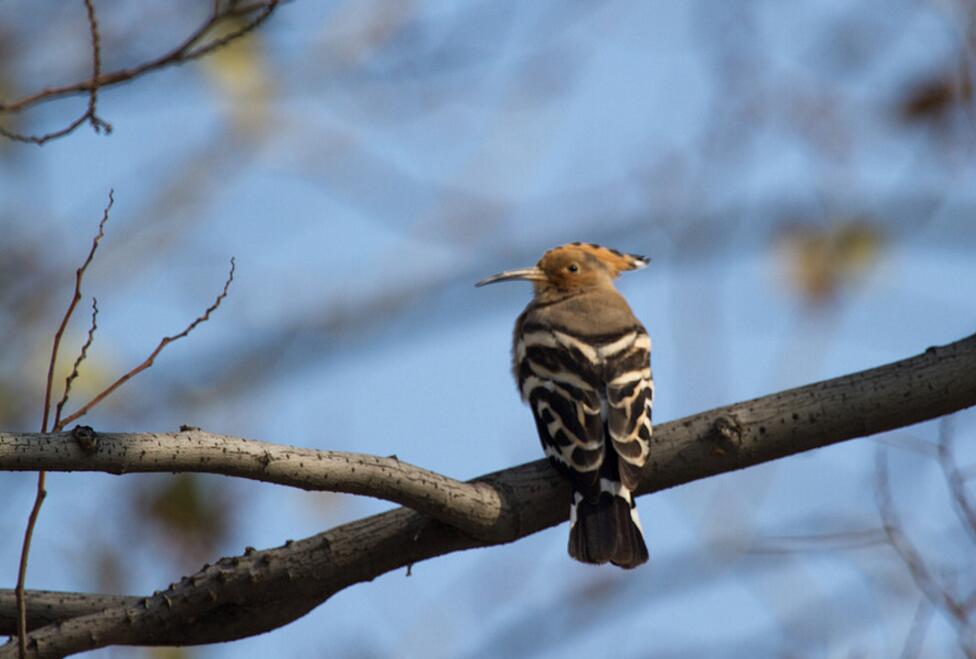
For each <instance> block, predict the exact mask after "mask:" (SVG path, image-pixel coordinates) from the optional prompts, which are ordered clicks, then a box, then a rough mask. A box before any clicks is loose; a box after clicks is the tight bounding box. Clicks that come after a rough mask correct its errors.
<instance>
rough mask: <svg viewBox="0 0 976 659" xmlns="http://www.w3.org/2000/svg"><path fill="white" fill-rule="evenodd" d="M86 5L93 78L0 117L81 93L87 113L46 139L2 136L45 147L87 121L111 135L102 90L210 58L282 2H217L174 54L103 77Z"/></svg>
mask: <svg viewBox="0 0 976 659" xmlns="http://www.w3.org/2000/svg"><path fill="white" fill-rule="evenodd" d="M84 2H85V7H86V9H87V11H88V24H89V29H90V31H91V44H92V55H93V57H92V64H93V74H92V76H91V78H89V79H88V80H85V81H83V82H76V83H73V84H70V85H63V86H60V87H49V88H47V89H44V90H41V91H39V92H36V93H34V94H31V95H29V96H25V97H23V98H20V99H18V100H16V101H11V102H8V103H3V102H0V114H4V113H5V114H14V113H18V112H22V111H23V110H25V109H27V108H30V107H33V106H35V105H38V104H40V103H43V102H46V101H51V100H54V99H58V98H63V97H66V96H72V95H75V94H81V93H87V94H88V110H87V111H86V112H85V113H84V114H83V115H82V116H80V117H78V118H77V119H75V120H74V121H73V122H71V123H70V124H69V125H68V126H66V127H64V128H62V129H60V130H57V131H53V132H50V133H46V134H44V135H21V134H19V133H15V132H12V131H9V130H7V129H5V128H3V127H0V135H3V136H5V137H7V138H8V139H12V140H16V141H19V142H32V143H34V144H44V143H45V142H48V141H50V140H53V139H57V138H59V137H63V136H65V135H67V134H68V133H71V132H72V131H74V130H75V129H76V128H78V126H80V125H82V124H83V123H85V122H86V121H88V122H89V123H91V124H92V127H93V128H94V129H95V131H96V132H99V131H101V130H104V131H105V132H106V133H108V132H111V130H112V127H111V125H109V124H108V123H107V122H105V121H104V120H102V119H101V118H99V117H98V115H97V114H96V103H97V94H98V90H99V89H102V88H105V87H110V86H113V85H117V84H119V83H123V82H128V81H130V80H133V79H135V78H138V77H140V76H142V75H145V74H147V73H150V72H152V71H156V70H158V69H162V68H165V67H168V66H178V65H180V64H184V63H186V62H189V61H192V60H195V59H198V58H200V57H203V56H205V55H208V54H210V53H212V52H213V51H215V50H217V49H219V48H223V47H224V46H226V45H227V44H229V43H230V42H232V41H235V40H237V39H239V38H241V37H243V36H244V35H246V34H248V33H249V32H251V31H253V30H255V29H256V28H258V27H259V26H260V25H261V24H263V23H264V22H265V21H266V20H267V19H268V18H269V17H270V16H271V14H272V13H273V12H274V10H275V9H276V8H277V7H278V5H279V4H280V0H267V2H253V3H249V4H247V5H243V6H239V4H238V3H236V2H232V3H228V4H227V6H226V7H224V8H223V9H221V8H220V6H219V3H218V2H215V3H214V5H213V10H212V12H211V13H210V15H209V16H208V17H207V19H206V20H205V21H204V22H203V23H202V24H201V25H200V26H198V27H197V29H195V30H194V31H193V32H192V33H190V35H189V36H188V37H187V38H186V39H184V40H183V41H182V42H181V43H180V44H179V45H177V46H176V47H175V48H173V49H172V50H170V51H168V52H166V53H164V54H163V55H161V56H159V57H157V58H155V59H152V60H149V61H147V62H143V63H142V64H139V65H137V66H134V67H130V68H127V69H118V70H116V71H112V72H109V73H104V74H103V73H101V52H100V46H101V38H100V36H99V32H98V23H97V21H96V18H95V10H94V7H93V5H92V0H84ZM247 16H250V18H247V19H246V20H247V22H246V23H245V24H244V25H242V26H241V27H239V28H238V29H236V30H233V31H231V32H229V33H228V34H226V35H224V36H222V37H217V38H214V39H212V40H211V41H209V42H206V43H203V44H201V41H203V39H204V38H205V37H206V36H207V34H208V33H210V32H211V31H212V30H213V29H214V28H215V27H216V26H217V25H218V24H220V23H221V22H222V21H224V20H227V19H231V18H241V17H247Z"/></svg>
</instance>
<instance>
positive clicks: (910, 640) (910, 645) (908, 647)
mask: <svg viewBox="0 0 976 659" xmlns="http://www.w3.org/2000/svg"><path fill="white" fill-rule="evenodd" d="M931 621H932V604H931V603H930V602H929V601H928V600H927V599H926V598H924V597H922V598H921V599H919V601H918V607H917V608H916V609H915V616H914V617H913V618H912V626H911V627H909V628H908V635H907V636H906V637H905V645H904V646H903V647H902V649H901V655H900V659H915V658H916V657H919V656H921V654H922V644H923V643H924V642H925V634H926V633H927V632H928V630H929V623H930V622H931Z"/></svg>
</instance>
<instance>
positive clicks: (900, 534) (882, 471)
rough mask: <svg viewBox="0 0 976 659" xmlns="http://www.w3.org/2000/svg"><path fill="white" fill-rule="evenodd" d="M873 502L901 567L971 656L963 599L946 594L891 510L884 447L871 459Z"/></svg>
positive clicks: (892, 502) (891, 502) (892, 501)
mask: <svg viewBox="0 0 976 659" xmlns="http://www.w3.org/2000/svg"><path fill="white" fill-rule="evenodd" d="M875 469H876V475H875V501H876V503H877V506H878V513H879V514H880V515H881V521H882V524H883V525H884V531H885V534H886V535H887V536H888V542H889V543H890V544H891V546H892V548H893V549H894V550H895V553H897V554H898V557H899V558H900V559H901V561H902V563H904V564H905V567H906V568H908V572H909V574H911V577H912V580H913V581H914V582H915V585H916V587H918V589H919V591H921V593H922V594H923V595H924V596H925V597H926V598H927V599H928V600H929V602H931V603H932V605H933V606H934V607H936V608H938V609H940V610H941V611H943V612H945V613H946V614H947V616H948V618H949V621H950V622H951V623H952V624H953V625H954V626H955V627H956V628H957V629H958V630H960V632H962V633H961V634H960V638H959V641H960V643H961V644H962V646H963V647H962V649H963V651H964V652H965V653H966V656H973V651H972V648H971V647H969V646H968V643H967V641H966V634H965V632H966V629H967V627H968V624H969V623H968V614H967V612H966V607H965V604H964V603H963V602H960V601H959V600H958V599H956V597H955V596H953V594H952V593H950V592H949V591H948V590H947V589H946V588H945V587H944V586H943V585H942V584H940V583H939V581H938V580H937V579H936V577H935V575H933V574H932V571H931V570H930V569H929V567H928V566H927V565H926V563H925V559H924V558H922V554H921V553H920V552H919V551H918V549H917V548H916V547H915V545H914V544H912V542H911V540H909V538H908V536H907V535H906V533H905V531H904V526H903V525H902V522H901V519H900V518H899V517H898V514H897V512H896V510H895V504H894V500H893V498H892V495H891V483H890V480H889V477H888V460H887V454H886V453H885V452H884V449H879V450H878V453H877V457H876V462H875Z"/></svg>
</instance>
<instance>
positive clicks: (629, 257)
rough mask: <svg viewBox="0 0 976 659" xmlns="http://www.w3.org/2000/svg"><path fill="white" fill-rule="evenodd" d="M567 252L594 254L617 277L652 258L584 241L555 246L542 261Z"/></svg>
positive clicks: (644, 264)
mask: <svg viewBox="0 0 976 659" xmlns="http://www.w3.org/2000/svg"><path fill="white" fill-rule="evenodd" d="M567 252H569V253H577V254H580V253H581V254H586V255H591V256H593V257H594V258H596V259H597V260H598V261H600V263H602V264H603V266H604V267H606V269H607V270H608V271H609V272H610V276H611V277H616V276H617V275H619V274H620V273H621V272H624V271H626V270H639V269H641V268H643V267H644V266H646V265H647V264H648V263H649V262H650V259H648V258H647V257H646V256H641V255H639V254H627V253H626V252H621V251H619V250H616V249H612V248H610V247H604V246H603V245H597V244H596V243H583V242H575V243H566V244H565V245H560V246H559V247H553V248H552V249H550V250H549V251H548V252H546V253H545V254H543V255H542V261H545V260H546V259H547V257H548V258H550V259H555V258H558V257H559V256H562V254H564V253H567ZM542 261H539V263H540V264H541V263H542Z"/></svg>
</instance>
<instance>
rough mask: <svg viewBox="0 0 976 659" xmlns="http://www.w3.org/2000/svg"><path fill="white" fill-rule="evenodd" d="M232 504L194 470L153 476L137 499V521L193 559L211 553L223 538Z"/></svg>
mask: <svg viewBox="0 0 976 659" xmlns="http://www.w3.org/2000/svg"><path fill="white" fill-rule="evenodd" d="M147 482H148V481H147ZM231 507H232V499H231V497H230V496H228V495H227V494H226V493H225V491H224V489H223V488H222V487H221V485H220V484H219V483H218V482H217V481H215V480H214V479H205V478H203V477H201V476H199V475H197V474H177V475H175V476H171V477H167V478H165V479H161V480H155V482H152V483H149V484H148V486H146V487H145V489H143V490H142V492H140V494H139V495H138V497H137V500H136V512H137V515H138V518H139V519H140V521H142V522H144V523H145V524H147V525H149V526H150V527H151V528H153V529H154V530H155V531H158V532H159V534H160V536H161V537H162V538H164V539H165V541H166V542H168V543H170V544H171V545H172V547H173V549H175V550H176V551H178V552H180V553H181V554H183V555H184V557H185V558H187V559H188V560H192V561H199V560H204V559H206V558H208V557H210V556H212V555H213V552H214V550H215V549H216V548H217V546H218V545H219V544H220V543H221V542H222V541H223V540H224V538H225V536H226V534H227V531H228V530H229V527H230V518H231V513H230V510H231Z"/></svg>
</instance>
